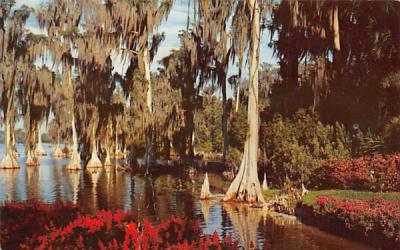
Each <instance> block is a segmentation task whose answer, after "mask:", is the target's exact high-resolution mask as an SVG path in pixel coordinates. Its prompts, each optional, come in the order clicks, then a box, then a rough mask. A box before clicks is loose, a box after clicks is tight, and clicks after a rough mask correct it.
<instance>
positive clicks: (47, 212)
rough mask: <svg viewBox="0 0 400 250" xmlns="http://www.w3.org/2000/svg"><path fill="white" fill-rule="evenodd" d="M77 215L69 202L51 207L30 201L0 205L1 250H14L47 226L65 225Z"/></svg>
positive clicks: (58, 203)
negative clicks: (2, 249)
mask: <svg viewBox="0 0 400 250" xmlns="http://www.w3.org/2000/svg"><path fill="white" fill-rule="evenodd" d="M80 212H81V209H80V208H79V206H77V205H75V204H73V203H70V202H67V203H62V202H57V203H55V204H52V205H50V204H44V203H42V202H39V201H34V200H29V201H24V202H9V201H7V202H4V203H3V204H2V205H1V206H0V215H1V216H0V219H1V221H0V225H1V227H0V235H1V237H0V245H1V247H2V248H4V249H17V248H18V246H19V244H20V243H22V242H23V241H25V240H26V239H27V238H31V239H32V238H35V236H38V235H40V234H41V233H42V232H43V231H45V230H46V229H48V228H49V227H50V226H52V227H63V226H65V225H67V223H68V222H70V221H71V220H73V219H75V218H76V217H77V216H78V214H79V213H80ZM32 244H33V242H32Z"/></svg>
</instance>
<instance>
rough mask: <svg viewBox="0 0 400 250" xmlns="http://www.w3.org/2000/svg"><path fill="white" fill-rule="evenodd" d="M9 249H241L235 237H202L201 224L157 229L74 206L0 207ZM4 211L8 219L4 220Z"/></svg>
mask: <svg viewBox="0 0 400 250" xmlns="http://www.w3.org/2000/svg"><path fill="white" fill-rule="evenodd" d="M1 211H2V214H1V215H2V216H1V223H2V228H1V246H2V247H3V248H4V249H17V248H22V249H236V248H237V247H238V242H236V241H233V240H232V237H231V236H228V237H225V238H220V237H219V236H218V234H217V233H216V232H215V233H214V234H213V235H212V236H208V235H205V236H203V235H202V231H201V229H200V227H199V222H198V221H197V220H185V219H181V218H179V217H176V216H172V217H171V219H169V220H166V221H164V222H162V223H160V224H159V225H157V226H153V225H152V224H150V223H149V222H148V221H147V220H144V222H143V223H136V222H135V221H134V219H133V217H132V214H131V213H129V212H124V211H98V212H96V213H95V214H93V215H85V214H82V213H80V211H79V208H78V207H77V206H75V205H73V204H70V203H64V204H63V203H57V204H54V205H47V204H43V203H40V202H36V201H29V202H22V203H21V202H16V203H10V202H7V203H5V204H3V205H2V206H1ZM3 211H5V212H6V213H4V214H3Z"/></svg>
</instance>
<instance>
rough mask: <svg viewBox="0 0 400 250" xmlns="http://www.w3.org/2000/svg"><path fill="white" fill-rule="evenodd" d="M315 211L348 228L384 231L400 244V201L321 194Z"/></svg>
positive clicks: (385, 234)
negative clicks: (351, 198)
mask: <svg viewBox="0 0 400 250" xmlns="http://www.w3.org/2000/svg"><path fill="white" fill-rule="evenodd" d="M314 212H315V213H316V214H317V215H319V216H328V217H334V218H336V219H338V220H340V221H342V222H344V223H345V225H346V227H347V228H348V229H352V228H355V227H358V228H362V229H363V230H364V233H365V235H368V234H369V232H371V231H375V232H382V233H383V234H384V236H385V237H386V238H387V239H390V240H394V241H395V242H397V243H399V244H400V201H385V200H383V199H382V198H372V199H370V200H368V201H361V200H344V199H338V198H334V197H326V196H319V197H318V198H317V207H316V208H315V209H314Z"/></svg>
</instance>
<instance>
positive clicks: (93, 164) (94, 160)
mask: <svg viewBox="0 0 400 250" xmlns="http://www.w3.org/2000/svg"><path fill="white" fill-rule="evenodd" d="M86 167H87V168H101V167H103V164H102V163H101V161H100V159H99V157H98V156H97V145H96V129H95V126H93V137H92V155H91V157H90V160H89V162H88V164H87V166H86Z"/></svg>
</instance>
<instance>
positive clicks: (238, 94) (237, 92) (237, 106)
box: [235, 85, 240, 113]
mask: <svg viewBox="0 0 400 250" xmlns="http://www.w3.org/2000/svg"><path fill="white" fill-rule="evenodd" d="M239 102H240V86H239V85H238V86H237V87H236V107H235V112H236V113H237V112H238V111H239Z"/></svg>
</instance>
